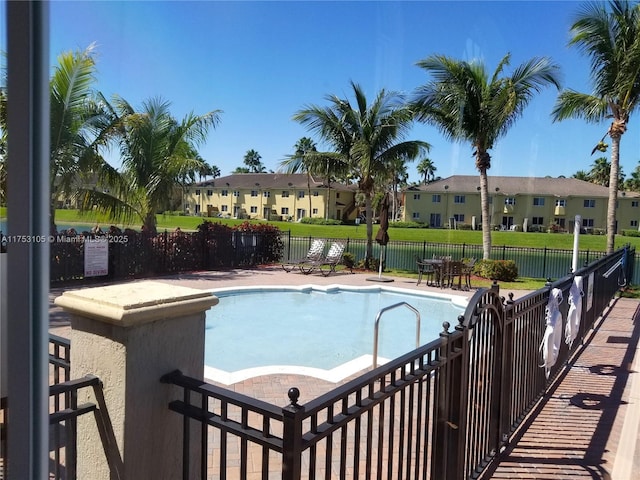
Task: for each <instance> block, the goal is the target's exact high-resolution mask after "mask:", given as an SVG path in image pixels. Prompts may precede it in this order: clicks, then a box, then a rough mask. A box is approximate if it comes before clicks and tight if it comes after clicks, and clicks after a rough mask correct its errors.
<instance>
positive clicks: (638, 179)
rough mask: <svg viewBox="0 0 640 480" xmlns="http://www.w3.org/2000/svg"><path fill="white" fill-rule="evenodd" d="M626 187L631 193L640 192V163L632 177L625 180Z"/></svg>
mask: <svg viewBox="0 0 640 480" xmlns="http://www.w3.org/2000/svg"><path fill="white" fill-rule="evenodd" d="M624 187H625V189H626V190H629V191H631V192H640V163H639V164H638V165H636V168H635V169H634V170H633V172H631V177H629V178H628V179H627V180H625V182H624Z"/></svg>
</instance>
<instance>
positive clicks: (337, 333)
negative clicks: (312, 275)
mask: <svg viewBox="0 0 640 480" xmlns="http://www.w3.org/2000/svg"><path fill="white" fill-rule="evenodd" d="M213 292H214V293H215V295H216V296H218V297H219V299H220V303H219V304H218V305H216V306H215V307H213V308H212V309H211V310H209V311H208V312H207V319H206V333H205V376H206V377H207V378H209V379H212V380H215V381H218V382H221V383H225V384H230V383H235V382H237V381H241V380H244V379H246V378H250V377H253V376H258V375H264V374H268V373H295V374H302V375H310V376H314V377H318V378H322V379H325V380H329V381H334V382H335V381H339V380H341V379H343V378H345V377H346V376H348V375H350V374H352V373H355V372H357V371H359V370H361V369H363V368H367V367H369V366H371V363H372V352H373V330H374V323H375V318H376V315H377V314H378V312H379V311H380V309H382V308H384V307H387V306H390V305H393V304H396V303H399V302H407V303H408V304H410V305H412V306H413V307H414V308H416V309H417V310H418V311H419V312H420V316H421V332H420V333H421V335H420V344H421V345H422V344H425V343H427V342H430V341H431V340H434V339H436V338H437V336H438V334H439V333H440V332H441V331H442V322H443V321H444V320H447V321H449V322H450V323H451V324H452V325H453V324H455V319H456V318H457V316H458V315H460V314H462V313H464V308H465V306H466V302H467V300H466V298H464V297H458V296H452V295H437V294H429V295H426V294H424V295H421V294H419V293H416V292H415V291H412V290H406V289H400V288H393V287H381V286H371V287H345V286H336V285H332V286H328V287H326V286H325V287H320V286H314V285H305V286H301V287H258V288H256V287H251V288H228V289H216V290H213ZM415 336H416V316H415V313H413V312H412V311H411V310H410V309H408V308H404V307H400V308H398V309H394V310H391V311H388V312H386V313H385V314H384V315H383V316H382V318H381V321H380V327H379V348H378V364H381V363H383V362H384V361H385V359H391V358H396V357H398V356H400V355H402V354H404V353H406V352H409V351H411V350H413V349H414V348H415Z"/></svg>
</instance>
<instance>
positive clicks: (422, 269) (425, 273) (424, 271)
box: [414, 254, 436, 285]
mask: <svg viewBox="0 0 640 480" xmlns="http://www.w3.org/2000/svg"><path fill="white" fill-rule="evenodd" d="M414 257H415V259H416V265H417V267H418V283H416V285H420V283H421V282H422V277H425V278H426V280H427V285H432V284H433V280H434V276H435V274H436V269H435V266H434V265H433V263H427V262H425V261H424V260H423V259H422V258H421V257H420V256H419V255H417V254H416V255H414Z"/></svg>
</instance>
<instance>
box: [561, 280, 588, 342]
mask: <svg viewBox="0 0 640 480" xmlns="http://www.w3.org/2000/svg"><path fill="white" fill-rule="evenodd" d="M583 296H584V291H583V290H582V277H575V278H574V279H573V284H572V285H571V289H570V290H569V313H567V326H566V327H565V331H564V341H565V342H566V344H567V345H569V348H571V347H572V346H573V341H574V340H575V339H576V337H577V336H578V331H579V330H580V318H581V317H582V297H583Z"/></svg>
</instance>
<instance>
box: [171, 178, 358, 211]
mask: <svg viewBox="0 0 640 480" xmlns="http://www.w3.org/2000/svg"><path fill="white" fill-rule="evenodd" d="M309 180H310V188H309V184H308V183H307V175H306V174H287V173H238V174H233V175H229V176H226V177H220V178H216V179H214V180H207V181H204V182H199V183H194V184H192V185H190V186H189V187H187V188H186V189H185V192H184V195H183V198H184V202H183V203H184V211H185V213H187V215H200V216H203V217H227V218H247V219H261V220H285V221H287V220H289V221H298V220H300V219H302V218H304V217H311V218H327V219H333V220H353V219H355V217H356V216H357V208H356V205H355V193H356V187H355V186H353V185H343V184H340V183H331V184H327V182H326V181H325V180H324V179H316V178H314V177H313V176H312V177H310V179H309Z"/></svg>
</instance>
